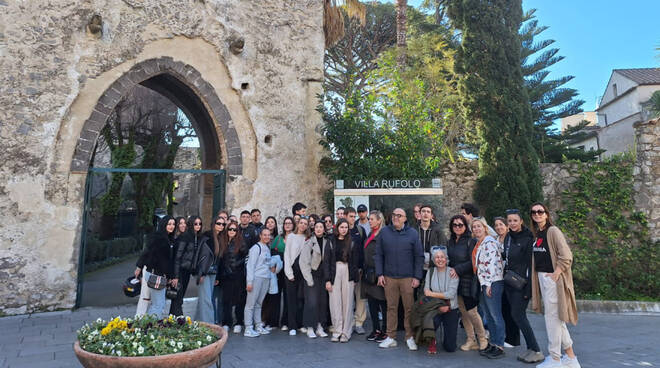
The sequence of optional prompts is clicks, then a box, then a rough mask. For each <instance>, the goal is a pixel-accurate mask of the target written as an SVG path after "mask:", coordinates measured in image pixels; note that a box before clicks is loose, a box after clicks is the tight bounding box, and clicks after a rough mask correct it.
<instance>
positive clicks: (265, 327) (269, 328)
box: [264, 325, 273, 332]
mask: <svg viewBox="0 0 660 368" xmlns="http://www.w3.org/2000/svg"><path fill="white" fill-rule="evenodd" d="M264 330H266V331H268V332H270V331H273V328H272V327H270V326H269V325H266V326H264Z"/></svg>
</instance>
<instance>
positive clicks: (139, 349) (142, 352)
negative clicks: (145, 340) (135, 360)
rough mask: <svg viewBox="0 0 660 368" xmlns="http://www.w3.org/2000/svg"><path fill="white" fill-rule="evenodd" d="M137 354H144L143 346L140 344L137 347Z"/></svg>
mask: <svg viewBox="0 0 660 368" xmlns="http://www.w3.org/2000/svg"><path fill="white" fill-rule="evenodd" d="M138 354H144V348H143V347H142V346H140V347H138Z"/></svg>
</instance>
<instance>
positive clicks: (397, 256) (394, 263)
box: [374, 208, 424, 350]
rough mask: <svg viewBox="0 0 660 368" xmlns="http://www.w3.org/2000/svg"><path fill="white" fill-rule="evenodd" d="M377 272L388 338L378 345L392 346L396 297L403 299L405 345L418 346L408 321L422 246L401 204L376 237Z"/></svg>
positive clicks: (422, 254)
mask: <svg viewBox="0 0 660 368" xmlns="http://www.w3.org/2000/svg"><path fill="white" fill-rule="evenodd" d="M374 261H375V264H376V275H378V285H380V286H382V287H383V288H384V289H385V299H387V338H386V339H385V340H384V341H383V342H381V343H380V345H378V346H379V347H381V348H390V347H395V346H396V345H397V343H396V330H397V323H398V316H397V315H398V306H399V297H401V299H402V301H403V308H404V313H405V314H404V323H403V324H404V327H405V329H406V344H407V345H408V349H410V350H417V344H415V339H414V337H413V330H412V327H411V325H410V314H411V311H412V304H413V289H415V288H416V287H417V286H419V281H420V280H421V279H422V265H423V264H424V249H423V248H422V243H421V242H420V241H419V234H418V233H417V231H415V229H413V228H411V227H410V226H407V225H406V212H405V211H404V210H403V209H401V208H395V209H394V211H392V224H391V225H389V226H387V227H384V228H383V229H382V230H381V231H380V233H379V235H378V237H377V238H376V255H375V256H374Z"/></svg>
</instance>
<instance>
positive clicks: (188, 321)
mask: <svg viewBox="0 0 660 368" xmlns="http://www.w3.org/2000/svg"><path fill="white" fill-rule="evenodd" d="M186 322H187V323H188V324H189V325H190V324H192V319H190V317H186Z"/></svg>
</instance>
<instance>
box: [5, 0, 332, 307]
mask: <svg viewBox="0 0 660 368" xmlns="http://www.w3.org/2000/svg"><path fill="white" fill-rule="evenodd" d="M323 52H324V36H323V1H321V0H289V1H281V0H262V1H247V0H241V1H238V0H202V1H200V0H184V1H181V0H123V1H108V0H91V1H64V0H53V1H19V0H5V1H0V105H1V106H2V107H1V108H0V136H1V138H0V141H1V142H2V147H3V149H2V150H0V161H1V162H2V166H1V169H0V170H1V173H2V175H1V178H0V193H1V195H0V209H2V213H3V214H4V215H5V218H4V220H3V221H2V223H1V225H0V280H1V281H2V283H1V285H2V286H1V287H0V298H1V299H2V303H0V315H2V314H17V313H29V312H34V311H46V310H55V309H61V308H71V307H72V306H73V305H74V301H75V299H76V280H77V277H78V274H77V271H78V259H79V252H80V231H81V218H82V216H81V214H82V208H83V200H84V198H83V197H84V186H85V179H86V176H87V174H88V167H89V164H90V160H91V156H92V152H93V151H94V147H95V145H96V142H97V139H98V135H99V130H100V129H101V127H102V126H103V125H104V123H105V121H106V119H107V117H108V115H109V114H110V112H111V111H112V109H113V108H114V106H115V105H116V104H117V102H118V101H119V99H120V98H121V97H122V95H124V94H126V93H127V92H128V91H129V90H130V89H131V88H132V87H134V86H135V85H138V84H140V85H142V86H144V87H147V88H151V89H153V90H155V91H157V92H159V93H161V94H162V95H164V96H166V97H168V98H169V99H170V100H171V101H172V102H173V103H175V104H176V105H177V107H179V108H180V109H181V110H183V111H184V112H185V113H186V115H187V116H189V117H190V119H191V122H192V123H193V126H194V127H195V129H196V131H197V135H198V137H199V140H200V145H201V151H202V153H201V160H202V168H204V169H225V170H226V172H227V183H226V190H227V205H228V207H229V208H231V209H232V210H233V211H235V212H236V211H239V210H241V209H244V208H251V207H256V206H259V207H260V208H261V209H262V210H263V211H264V213H269V214H277V215H279V216H281V215H283V214H284V213H287V212H288V211H290V208H291V204H292V203H293V202H295V201H298V200H300V201H302V202H305V203H306V204H307V205H308V206H309V207H310V209H314V210H320V207H321V201H320V198H321V196H320V195H319V194H320V191H321V190H322V187H323V186H324V185H325V180H324V179H323V177H322V176H321V174H320V173H319V170H318V162H319V159H320V155H321V147H320V146H319V145H318V144H317V142H318V138H319V137H318V133H317V126H318V124H319V123H320V116H319V115H318V114H317V112H316V111H315V107H316V105H317V99H316V96H317V95H318V94H319V93H320V92H321V83H322V78H323ZM207 185H208V183H207ZM301 188H302V189H301ZM209 193H210V191H209V190H206V189H205V191H204V195H208V194H209ZM206 199H208V198H206ZM209 202H210V201H209V200H205V201H204V205H205V209H204V211H205V214H206V215H207V216H210V207H209V206H210V204H208V203H209Z"/></svg>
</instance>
